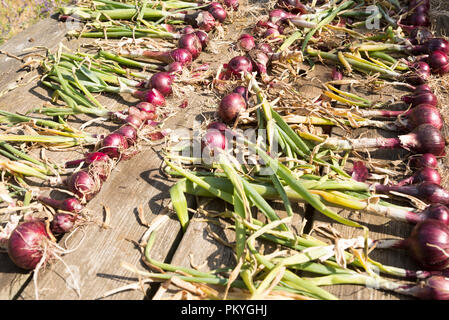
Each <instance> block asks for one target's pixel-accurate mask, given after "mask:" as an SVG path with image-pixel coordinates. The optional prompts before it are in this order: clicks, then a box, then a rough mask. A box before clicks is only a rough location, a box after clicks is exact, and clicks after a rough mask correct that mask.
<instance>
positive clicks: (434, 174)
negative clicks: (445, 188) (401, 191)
mask: <svg viewBox="0 0 449 320" xmlns="http://www.w3.org/2000/svg"><path fill="white" fill-rule="evenodd" d="M420 182H431V183H434V184H438V185H439V184H441V176H440V174H439V172H438V170H436V169H432V168H428V167H426V168H422V169H420V170H418V171H417V172H415V173H414V174H413V175H411V176H410V177H407V178H405V179H402V180H401V181H399V182H398V183H396V184H395V185H396V186H403V185H408V184H414V183H420Z"/></svg>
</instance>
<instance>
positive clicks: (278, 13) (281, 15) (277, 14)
mask: <svg viewBox="0 0 449 320" xmlns="http://www.w3.org/2000/svg"><path fill="white" fill-rule="evenodd" d="M293 17H297V16H296V15H293V14H290V13H288V12H286V11H284V10H282V9H274V10H271V11H270V14H269V20H270V21H271V22H273V23H276V24H277V23H278V22H282V21H284V20H286V19H289V18H293Z"/></svg>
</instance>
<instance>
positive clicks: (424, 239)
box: [375, 219, 449, 271]
mask: <svg viewBox="0 0 449 320" xmlns="http://www.w3.org/2000/svg"><path fill="white" fill-rule="evenodd" d="M375 243H377V247H381V248H388V247H390V248H401V249H406V250H407V251H408V253H409V254H410V255H411V257H412V258H413V259H414V260H415V261H416V262H417V263H418V265H419V266H420V267H421V268H422V269H424V270H429V271H441V270H445V269H447V268H448V267H449V227H448V226H447V225H446V224H445V223H444V222H441V221H438V220H433V219H427V220H423V221H421V222H419V223H418V224H417V225H416V226H415V227H414V228H413V230H412V233H411V234H410V236H409V237H408V238H407V239H403V240H396V241H388V240H387V241H385V240H379V241H377V242H375Z"/></svg>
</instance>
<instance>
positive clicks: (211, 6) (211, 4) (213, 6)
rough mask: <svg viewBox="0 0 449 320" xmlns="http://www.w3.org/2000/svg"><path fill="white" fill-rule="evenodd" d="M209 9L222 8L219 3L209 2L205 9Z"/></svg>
mask: <svg viewBox="0 0 449 320" xmlns="http://www.w3.org/2000/svg"><path fill="white" fill-rule="evenodd" d="M211 8H223V6H222V5H221V3H220V2H216V1H213V2H210V3H209V5H208V6H207V7H206V8H205V9H206V10H209V9H211Z"/></svg>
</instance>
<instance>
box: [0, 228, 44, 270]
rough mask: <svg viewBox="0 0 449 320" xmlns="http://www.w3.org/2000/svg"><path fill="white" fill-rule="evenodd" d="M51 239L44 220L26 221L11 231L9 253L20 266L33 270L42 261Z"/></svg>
mask: <svg viewBox="0 0 449 320" xmlns="http://www.w3.org/2000/svg"><path fill="white" fill-rule="evenodd" d="M49 241H51V240H50V236H49V234H48V232H47V228H46V225H45V223H44V222H42V221H31V222H24V223H22V224H19V225H18V226H17V227H16V228H15V229H14V230H13V232H12V233H11V236H10V238H9V240H8V255H9V257H10V258H11V260H12V261H13V262H14V264H15V265H16V266H18V267H19V268H22V269H25V270H33V269H35V268H36V266H37V265H38V264H39V262H40V261H41V259H42V257H43V253H44V250H45V248H46V246H47V243H48V242H49Z"/></svg>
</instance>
